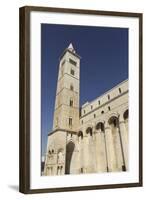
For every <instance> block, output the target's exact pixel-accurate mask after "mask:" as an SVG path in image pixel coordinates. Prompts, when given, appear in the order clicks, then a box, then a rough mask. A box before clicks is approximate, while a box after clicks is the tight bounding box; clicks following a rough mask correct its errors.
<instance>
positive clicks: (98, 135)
mask: <svg viewBox="0 0 146 200" xmlns="http://www.w3.org/2000/svg"><path fill="white" fill-rule="evenodd" d="M95 139H96V144H95V146H96V169H97V172H106V171H107V163H106V152H105V140H104V132H103V131H101V129H98V130H96V132H95Z"/></svg>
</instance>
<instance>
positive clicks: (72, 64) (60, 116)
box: [53, 43, 80, 131]
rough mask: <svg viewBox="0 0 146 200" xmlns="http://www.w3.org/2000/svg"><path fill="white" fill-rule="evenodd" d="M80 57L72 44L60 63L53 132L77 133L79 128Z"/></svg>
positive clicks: (65, 51)
mask: <svg viewBox="0 0 146 200" xmlns="http://www.w3.org/2000/svg"><path fill="white" fill-rule="evenodd" d="M79 78H80V56H79V55H78V54H77V53H76V51H75V49H74V47H73V45H72V43H70V44H69V46H68V48H66V49H65V50H64V52H63V54H62V55H61V57H60V61H59V72H58V81H57V90H56V100H55V110H54V121H53V130H55V129H65V130H68V131H76V130H77V128H78V126H79V92H80V88H79V87H80V86H79Z"/></svg>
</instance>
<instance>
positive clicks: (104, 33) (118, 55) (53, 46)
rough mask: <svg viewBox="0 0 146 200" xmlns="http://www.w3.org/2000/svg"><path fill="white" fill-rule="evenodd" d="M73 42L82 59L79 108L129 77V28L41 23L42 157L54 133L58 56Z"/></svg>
mask: <svg viewBox="0 0 146 200" xmlns="http://www.w3.org/2000/svg"><path fill="white" fill-rule="evenodd" d="M70 42H71V43H72V44H73V46H74V48H75V50H76V52H77V54H78V55H80V56H81V65H80V105H82V104H84V103H85V102H86V101H92V100H94V99H95V98H96V97H98V96H100V95H102V94H103V93H104V92H106V91H107V90H109V89H111V88H112V87H114V86H115V85H117V84H118V83H120V82H122V81H123V80H125V79H127V78H128V29H126V28H107V27H93V26H92V27H91V26H71V25H55V24H54V25H53V24H42V25H41V137H42V155H43V154H44V152H45V150H46V144H47V135H48V132H50V131H51V130H52V122H53V112H54V105H55V94H56V84H57V78H58V66H59V57H60V55H61V54H62V52H63V51H64V49H65V48H67V47H68V45H69V43H70Z"/></svg>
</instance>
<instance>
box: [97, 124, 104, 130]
mask: <svg viewBox="0 0 146 200" xmlns="http://www.w3.org/2000/svg"><path fill="white" fill-rule="evenodd" d="M96 129H97V130H101V131H102V132H104V124H103V123H102V122H99V123H98V124H97V125H96Z"/></svg>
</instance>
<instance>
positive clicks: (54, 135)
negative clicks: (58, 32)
mask: <svg viewBox="0 0 146 200" xmlns="http://www.w3.org/2000/svg"><path fill="white" fill-rule="evenodd" d="M79 95H80V56H79V55H78V54H77V53H76V52H75V50H74V48H73V46H72V44H70V45H69V47H68V48H67V49H65V51H64V52H63V54H62V56H61V57H60V63H59V73H58V82H57V91H56V101H55V110H54V121H53V130H52V132H51V133H49V134H48V144H47V152H46V156H45V167H44V175H63V174H80V173H101V172H116V171H126V170H128V80H125V81H123V82H122V83H120V84H118V85H117V86H116V87H114V88H112V89H111V90H109V91H108V92H106V93H104V94H103V95H102V96H100V97H98V98H97V99H95V100H94V101H92V102H87V103H85V104H84V105H82V107H81V108H80V107H79Z"/></svg>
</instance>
